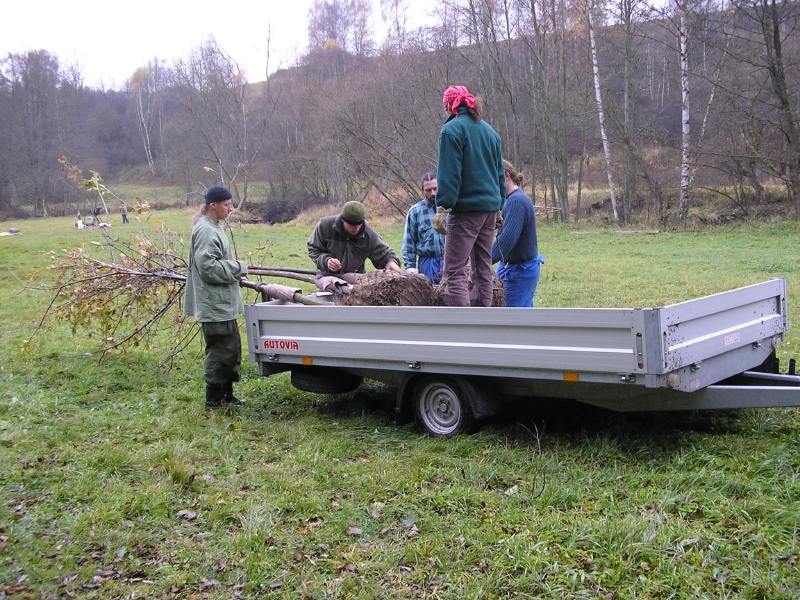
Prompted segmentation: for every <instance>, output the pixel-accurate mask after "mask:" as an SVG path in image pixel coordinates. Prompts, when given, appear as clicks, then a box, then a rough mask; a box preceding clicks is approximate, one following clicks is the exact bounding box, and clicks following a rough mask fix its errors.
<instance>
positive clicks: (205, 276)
mask: <svg viewBox="0 0 800 600" xmlns="http://www.w3.org/2000/svg"><path fill="white" fill-rule="evenodd" d="M231 198H232V195H231V193H230V191H228V190H227V189H225V188H224V187H221V186H218V185H215V186H214V187H212V188H209V190H208V192H207V193H206V195H205V204H204V205H203V206H202V207H201V209H200V210H199V211H198V214H197V218H196V222H195V225H194V228H193V229H192V240H191V243H190V244H189V271H188V273H187V275H186V294H185V296H184V303H183V314H185V315H189V316H193V317H194V318H195V319H197V321H198V322H199V323H200V326H201V327H202V330H203V339H204V340H205V343H206V358H205V363H204V369H203V377H204V379H205V381H206V408H207V409H213V408H220V407H222V406H223V405H224V404H232V403H238V402H239V400H238V399H237V398H236V397H235V396H234V395H233V382H234V381H239V366H240V365H241V362H242V339H241V336H240V335H239V326H238V325H237V323H236V319H237V317H238V316H239V315H240V314H242V313H243V312H244V305H243V304H242V296H241V293H240V292H239V281H240V280H242V279H247V278H246V277H245V276H246V275H247V265H246V264H245V263H243V262H242V261H240V260H236V259H234V257H233V254H232V253H231V249H230V244H228V238H227V237H226V236H225V232H224V231H223V230H222V227H221V226H220V224H219V222H220V221H221V220H224V219H227V218H228V216H229V215H230V214H231V212H233V207H232V205H231Z"/></svg>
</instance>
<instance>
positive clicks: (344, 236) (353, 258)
mask: <svg viewBox="0 0 800 600" xmlns="http://www.w3.org/2000/svg"><path fill="white" fill-rule="evenodd" d="M364 214H365V211H364V205H363V204H361V202H356V201H351V202H347V203H346V204H345V205H344V206H343V207H342V212H341V214H339V215H334V216H332V217H324V218H323V219H320V222H319V223H317V227H316V229H314V232H313V233H312V234H311V237H309V238H308V244H307V245H308V256H309V257H310V258H311V260H313V261H314V264H315V265H316V266H317V269H319V271H320V275H319V277H331V276H333V277H341V276H342V275H344V274H347V273H365V272H366V269H365V268H364V265H365V263H366V260H367V259H369V260H370V262H372V264H373V265H374V266H375V268H376V269H386V270H387V271H395V272H398V273H399V272H400V259H399V258H398V257H397V254H395V251H394V250H392V249H391V248H390V247H389V246H387V245H386V244H385V243H384V241H383V240H382V239H381V236H379V235H378V234H377V233H375V231H373V230H372V229H371V228H370V226H369V225H367V223H366V221H365V220H364Z"/></svg>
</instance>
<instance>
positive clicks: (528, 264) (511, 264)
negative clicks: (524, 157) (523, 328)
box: [492, 160, 544, 307]
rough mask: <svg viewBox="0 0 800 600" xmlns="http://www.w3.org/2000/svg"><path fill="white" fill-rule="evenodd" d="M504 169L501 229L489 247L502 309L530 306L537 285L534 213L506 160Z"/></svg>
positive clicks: (519, 178) (540, 260) (539, 261)
mask: <svg viewBox="0 0 800 600" xmlns="http://www.w3.org/2000/svg"><path fill="white" fill-rule="evenodd" d="M503 166H504V167H505V178H506V190H507V191H508V196H507V197H506V202H505V205H504V206H503V226H502V227H501V228H500V231H499V233H498V234H497V240H496V241H495V243H494V245H493V246H492V263H496V262H499V263H500V264H499V266H498V268H497V274H498V275H499V276H500V278H501V279H502V280H503V287H504V288H505V292H506V306H521V307H531V306H533V296H534V294H535V293H536V286H537V285H538V283H539V274H540V265H541V264H542V263H544V258H542V257H541V256H539V241H538V239H537V237H536V212H535V210H534V208H533V202H531V199H530V198H529V197H528V195H527V194H526V193H525V192H523V191H522V188H521V187H520V186H522V173H517V170H516V168H514V165H512V164H511V163H510V162H508V161H507V160H504V161H503Z"/></svg>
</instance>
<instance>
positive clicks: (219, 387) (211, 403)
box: [206, 383, 225, 410]
mask: <svg viewBox="0 0 800 600" xmlns="http://www.w3.org/2000/svg"><path fill="white" fill-rule="evenodd" d="M223 402H225V384H219V383H207V384H206V409H207V410H213V409H215V408H222V403H223Z"/></svg>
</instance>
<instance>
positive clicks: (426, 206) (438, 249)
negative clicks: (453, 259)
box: [402, 173, 444, 285]
mask: <svg viewBox="0 0 800 600" xmlns="http://www.w3.org/2000/svg"><path fill="white" fill-rule="evenodd" d="M420 185H421V187H422V195H423V196H424V198H423V199H422V200H420V201H419V202H417V203H416V204H415V205H414V206H412V207H411V208H410V209H409V210H408V215H406V227H405V231H404V232H403V252H402V254H403V263H405V267H406V270H407V271H411V272H414V270H418V272H419V273H422V274H423V275H425V277H427V278H428V279H430V281H431V283H432V284H433V285H437V284H438V283H439V282H440V281H441V280H442V268H443V267H444V236H443V235H442V234H441V233H439V232H438V231H436V230H435V229H434V228H433V217H434V215H436V173H425V175H423V176H422V181H421V182H420Z"/></svg>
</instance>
